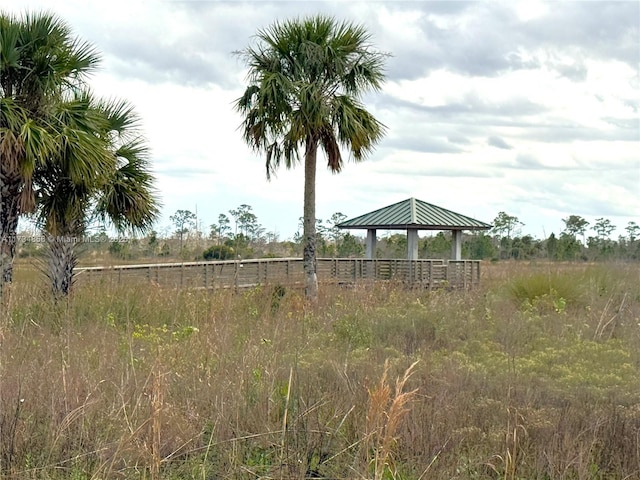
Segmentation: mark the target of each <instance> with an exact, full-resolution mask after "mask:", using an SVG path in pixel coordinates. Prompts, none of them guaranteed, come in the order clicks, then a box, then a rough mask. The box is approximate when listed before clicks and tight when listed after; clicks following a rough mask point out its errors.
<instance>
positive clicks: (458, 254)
mask: <svg viewBox="0 0 640 480" xmlns="http://www.w3.org/2000/svg"><path fill="white" fill-rule="evenodd" d="M451 260H462V230H451Z"/></svg>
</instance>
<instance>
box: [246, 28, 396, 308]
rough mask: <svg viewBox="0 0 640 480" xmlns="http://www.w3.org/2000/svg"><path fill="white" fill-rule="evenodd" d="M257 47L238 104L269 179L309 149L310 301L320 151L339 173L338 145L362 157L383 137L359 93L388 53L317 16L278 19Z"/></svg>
mask: <svg viewBox="0 0 640 480" xmlns="http://www.w3.org/2000/svg"><path fill="white" fill-rule="evenodd" d="M256 38H257V42H256V45H255V46H250V47H247V48H245V49H244V50H242V51H240V52H238V55H239V56H240V57H241V58H242V59H243V60H244V62H245V63H246V65H247V66H248V68H249V74H248V80H249V86H248V87H247V88H246V90H245V92H244V94H243V95H242V97H240V98H239V99H238V100H237V101H236V104H235V107H236V109H237V110H238V111H239V112H240V113H241V114H243V116H244V121H243V123H242V131H243V138H244V140H245V141H246V142H247V144H249V145H250V146H251V147H252V148H253V149H255V150H256V151H258V152H263V153H265V154H266V168H267V178H270V176H271V174H272V173H274V172H275V171H276V170H277V168H278V167H279V166H280V164H281V163H284V165H285V167H286V168H291V167H293V166H294V165H295V163H297V162H299V161H300V157H301V155H300V152H301V150H303V151H304V155H303V158H304V171H305V175H304V227H303V237H304V238H303V245H304V254H303V257H304V270H305V286H306V295H307V298H309V299H312V300H315V298H316V297H317V292H318V281H317V276H316V250H315V240H316V234H315V225H316V219H315V183H316V158H317V153H318V148H321V149H322V150H324V152H325V154H326V157H327V166H328V168H329V169H330V170H331V171H332V172H334V173H337V172H340V170H341V169H342V167H343V158H342V155H341V152H340V148H341V147H343V148H345V149H347V150H348V151H349V153H350V155H351V158H352V159H353V160H354V161H356V162H358V161H361V160H364V159H365V157H366V156H367V154H368V153H370V152H371V151H372V149H373V147H374V145H375V144H376V143H377V142H378V141H379V140H380V138H381V137H382V136H383V134H384V130H385V128H384V126H383V125H382V124H381V123H380V122H379V121H378V120H376V119H375V118H374V117H373V116H372V115H371V114H370V113H369V112H368V111H367V110H365V108H364V106H363V104H362V102H361V98H362V96H363V94H364V93H366V92H368V91H371V90H374V91H376V90H380V89H381V87H382V83H383V81H384V60H385V58H386V56H387V55H386V54H384V53H382V52H379V51H376V50H375V49H374V48H373V47H372V45H371V44H370V35H369V34H368V33H367V31H366V30H365V29H364V28H363V27H362V26H358V25H354V24H352V23H349V22H338V21H336V20H335V19H334V18H332V17H327V16H323V15H317V16H312V17H307V18H303V19H297V20H289V21H285V22H276V23H275V24H273V25H272V26H270V27H268V28H266V29H264V30H259V31H258V33H257V35H256Z"/></svg>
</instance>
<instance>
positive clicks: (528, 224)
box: [0, 0, 640, 239]
mask: <svg viewBox="0 0 640 480" xmlns="http://www.w3.org/2000/svg"><path fill="white" fill-rule="evenodd" d="M0 8H1V9H2V10H4V11H14V12H22V11H24V10H25V9H31V10H42V9H48V10H50V11H53V12H54V13H56V14H58V15H59V16H60V17H62V18H63V19H64V20H66V21H67V22H68V23H69V24H70V25H71V27H72V28H73V30H74V31H75V33H76V34H77V35H78V36H79V37H81V38H82V39H84V40H87V41H90V42H92V43H93V44H94V45H95V47H96V48H97V49H98V50H99V51H100V52H101V53H102V56H103V62H102V68H101V69H100V71H99V72H98V73H97V74H96V75H94V77H93V79H92V81H91V84H92V86H93V88H94V90H95V91H96V92H97V93H99V94H100V95H103V96H107V97H112V96H116V97H119V98H125V99H127V100H129V101H130V102H132V103H133V104H134V105H135V107H136V110H137V112H138V113H139V114H140V116H141V117H142V118H143V122H144V129H145V133H146V136H147V138H148V140H149V142H150V144H151V147H152V150H153V159H154V170H155V172H156V175H157V185H158V189H159V191H160V193H161V197H162V202H163V204H164V212H163V219H162V220H161V221H160V222H159V225H158V229H159V230H160V231H164V229H165V228H166V229H167V230H168V226H169V224H170V222H169V216H170V215H171V214H173V213H174V212H175V211H176V210H178V209H186V210H191V211H195V210H196V208H197V212H198V217H199V218H200V221H201V222H202V225H204V226H205V228H206V229H207V230H208V225H210V224H211V223H214V222H215V221H216V220H217V218H218V215H219V214H220V213H225V214H227V215H228V212H229V210H230V209H234V208H236V207H238V206H239V205H240V204H248V205H250V206H251V207H252V208H253V211H254V213H255V214H256V215H257V217H258V221H259V222H260V223H261V224H262V225H263V226H264V227H265V228H266V230H267V231H273V232H277V233H278V234H279V235H280V238H281V239H286V238H288V237H291V236H292V235H293V233H294V232H295V231H296V230H297V225H298V218H299V217H300V216H301V215H302V193H303V192H302V184H303V169H302V168H297V169H295V170H292V171H284V170H283V171H281V172H280V173H279V174H278V175H277V177H275V178H273V179H272V180H271V181H270V182H268V181H267V180H266V177H265V171H264V160H263V158H260V157H259V156H258V155H256V154H254V153H253V152H252V151H251V150H250V149H249V148H248V147H247V146H246V145H244V144H243V142H242V140H241V135H240V132H239V130H238V126H239V125H240V122H241V118H240V116H239V115H238V114H237V113H235V112H234V111H233V107H232V105H233V102H234V100H235V99H237V98H238V97H239V96H240V94H241V93H242V91H243V89H244V87H245V86H246V78H245V75H246V71H245V69H244V67H243V65H242V63H241V62H240V61H239V60H238V59H237V57H235V56H234V55H233V53H232V52H234V51H237V50H239V49H242V48H244V47H245V46H247V45H248V44H250V42H252V35H253V34H254V33H255V32H256V30H257V29H259V28H263V27H266V26H268V25H270V24H271V23H272V22H274V21H276V20H282V19H286V18H291V17H296V16H304V15H307V14H314V13H317V12H322V13H328V14H332V15H334V16H336V17H338V18H340V19H346V20H352V21H354V22H357V23H361V24H363V25H364V26H366V28H367V29H369V31H370V32H371V33H372V35H373V42H374V44H375V45H376V46H377V47H378V48H379V49H380V50H382V51H385V52H388V53H390V54H391V56H390V57H389V60H388V62H387V78H388V79H387V82H386V84H385V87H384V90H383V91H382V92H380V93H377V94H375V95H369V96H367V97H366V98H365V103H366V105H367V107H368V108H369V109H370V111H371V112H373V113H374V115H376V117H377V118H378V119H379V120H380V121H382V122H383V123H384V124H385V125H386V126H387V127H388V134H387V136H386V137H385V138H384V140H383V141H382V142H381V143H380V144H379V146H378V148H377V149H376V151H375V152H374V154H373V155H372V156H371V157H370V158H369V159H368V160H367V161H366V162H364V163H360V164H348V165H347V166H346V168H345V169H344V170H343V172H342V173H340V174H339V175H332V174H330V173H329V172H328V171H327V170H326V168H325V167H324V165H321V166H320V167H319V172H318V190H317V216H318V218H321V219H325V220H326V219H328V218H330V217H331V215H332V214H333V213H335V212H342V213H344V214H345V215H347V216H348V217H354V216H357V215H361V214H363V213H366V212H369V211H371V210H373V209H376V208H380V207H383V206H386V205H388V204H391V203H395V202H398V201H401V200H405V199H407V198H409V197H416V198H418V199H420V200H424V201H426V202H429V203H433V204H435V205H439V206H442V207H445V208H448V209H450V210H453V211H456V212H459V213H462V214H465V215H468V216H471V217H474V218H477V219H479V220H482V221H485V222H491V221H492V220H493V219H494V218H495V216H496V215H497V214H498V212H500V211H506V212H507V213H508V214H510V215H515V216H517V217H518V218H519V219H520V220H521V221H522V222H524V224H525V226H524V227H523V232H524V233H530V234H532V235H534V236H536V237H539V238H543V237H544V236H545V235H548V234H549V233H550V232H556V233H558V232H559V231H560V230H562V228H563V223H562V218H566V217H568V216H569V215H571V214H575V215H581V216H583V217H584V218H586V219H587V220H589V221H590V222H591V223H592V224H593V222H594V220H595V219H596V218H598V217H605V218H608V219H610V220H611V221H612V222H613V223H614V224H615V225H617V226H618V231H617V232H616V233H617V234H624V230H623V228H624V226H625V225H626V224H627V223H628V222H629V221H631V220H633V221H636V222H638V223H640V121H639V118H640V116H639V113H638V108H639V106H640V79H639V69H640V33H639V30H640V2H638V1H577V2H569V1H554V2H543V1H536V0H524V1H522V2H517V1H511V0H509V1H507V0H503V1H483V2H479V1H477V2H476V1H473V2H462V1H441V2H435V1H422V2H420V1H413V2H406V1H390V0H387V1H375V2H374V1H366V2H365V1H356V0H350V1H307V2H305V1H297V2H284V1H252V2H241V1H213V0H209V1H196V0H185V1H172V0H165V1H154V0H147V1H137V0H129V1H126V2H122V1H113V0H109V1H91V2H87V1H86V0H57V1H56V2H50V1H48V0H33V1H32V0H22V1H20V2H16V1H15V0H0Z"/></svg>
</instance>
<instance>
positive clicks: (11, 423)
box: [0, 264, 640, 480]
mask: <svg viewBox="0 0 640 480" xmlns="http://www.w3.org/2000/svg"><path fill="white" fill-rule="evenodd" d="M483 268H484V270H483V275H484V277H485V278H484V279H483V280H484V283H483V286H482V288H481V289H478V290H476V291H473V292H424V291H416V290H405V289H402V288H400V287H397V286H393V285H382V284H380V285H373V286H371V285H370V286H361V287H357V288H353V289H341V288H339V287H335V288H334V287H332V288H326V289H322V290H321V295H320V298H319V301H318V304H317V305H316V306H313V307H309V306H308V305H306V304H305V302H304V299H303V296H302V295H301V293H300V292H297V291H293V290H287V291H286V292H284V294H283V292H282V291H281V290H275V289H271V288H267V287H264V288H258V289H254V290H247V291H244V292H240V293H237V294H233V293H232V292H221V291H217V292H206V291H168V290H163V289H160V288H155V287H149V286H144V287H132V288H120V289H112V288H111V287H99V286H96V287H89V288H84V289H79V290H78V291H76V292H75V294H74V296H73V297H72V298H70V299H69V301H68V302H66V303H59V304H55V303H52V302H51V301H50V299H49V298H48V295H47V293H46V288H45V287H44V286H43V285H40V284H37V283H35V282H33V281H28V282H25V281H18V282H16V284H15V285H13V287H12V289H11V291H10V292H9V293H8V294H7V296H6V297H5V298H4V300H3V305H2V310H0V339H1V341H2V348H1V350H0V462H1V463H0V471H1V476H2V478H7V479H62V478H73V479H76V480H84V479H87V480H88V479H96V480H97V479H111V478H113V479H116V478H117V479H134V478H135V479H143V478H144V479H155V478H158V479H159V478H162V479H184V478H193V479H203V480H204V479H210V478H229V479H231V478H233V479H237V478H240V479H244V478H246V479H257V478H263V479H268V478H271V479H276V478H280V479H303V478H333V479H338V478H350V479H351V478H363V479H364V478H375V479H392V478H393V479H397V480H399V479H443V480H444V479H497V478H501V479H508V480H515V479H525V478H526V479H540V480H542V479H546V480H549V479H562V480H565V479H566V480H574V479H575V480H582V479H593V480H595V479H599V480H604V479H623V478H628V479H632V478H640V443H639V440H638V438H639V432H640V395H639V394H638V392H639V391H640V381H639V379H640V375H639V373H640V371H639V370H640V353H639V352H640V348H639V347H640V329H639V328H638V325H639V324H640V287H639V286H640V269H639V268H638V266H637V265H631V266H625V265H601V266H592V265H579V266H574V265H553V264H545V265H541V264H535V265H527V264H496V265H486V266H484V267H483ZM544 279H547V280H544ZM558 279H560V280H558ZM545 282H546V283H545ZM561 282H564V283H563V284H571V285H572V286H573V287H575V288H573V287H572V288H567V289H565V290H562V289H561V288H560V287H559V286H558V285H560V284H561ZM516 287H517V288H516ZM522 292H526V294H522ZM416 362H417V363H416ZM393 379H397V380H393Z"/></svg>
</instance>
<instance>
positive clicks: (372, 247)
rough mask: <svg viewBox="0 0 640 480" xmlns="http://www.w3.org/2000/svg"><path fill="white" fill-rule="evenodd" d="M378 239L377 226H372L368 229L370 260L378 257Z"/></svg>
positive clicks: (367, 254)
mask: <svg viewBox="0 0 640 480" xmlns="http://www.w3.org/2000/svg"><path fill="white" fill-rule="evenodd" d="M377 242H378V240H377V238H376V230H375V228H370V229H368V230H367V250H366V257H367V258H368V259H369V260H373V259H374V258H376V244H377Z"/></svg>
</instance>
